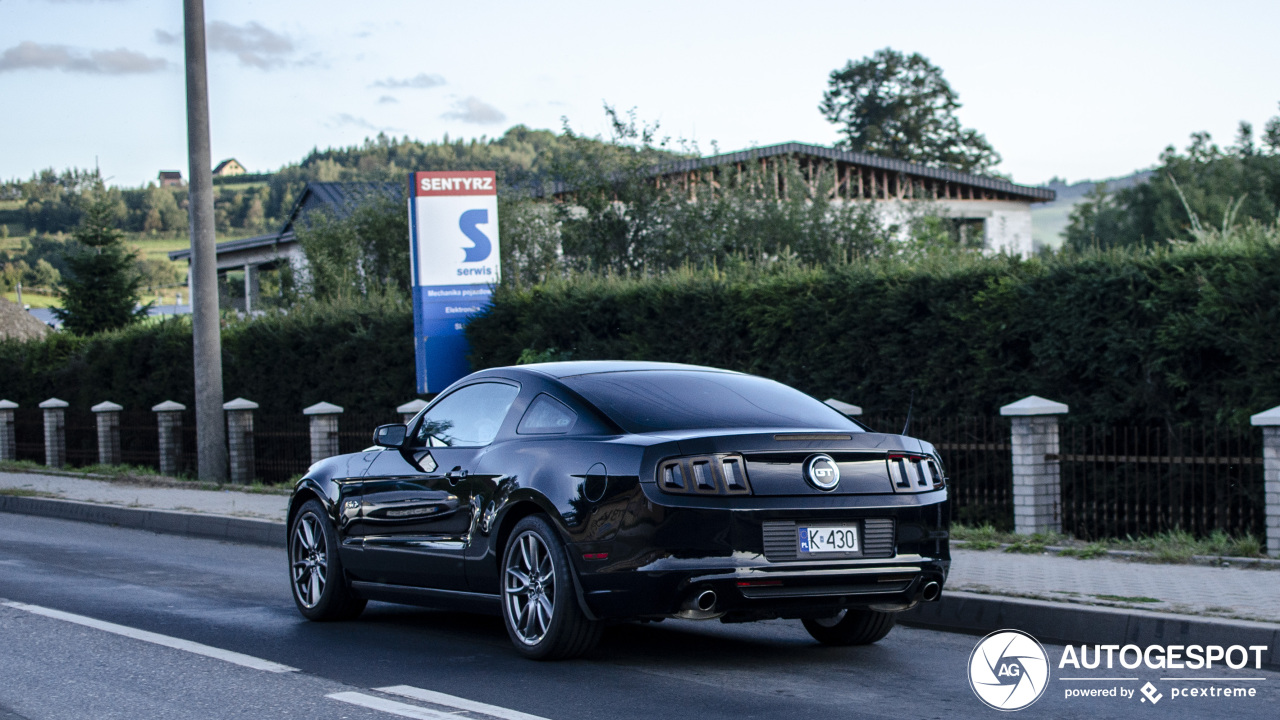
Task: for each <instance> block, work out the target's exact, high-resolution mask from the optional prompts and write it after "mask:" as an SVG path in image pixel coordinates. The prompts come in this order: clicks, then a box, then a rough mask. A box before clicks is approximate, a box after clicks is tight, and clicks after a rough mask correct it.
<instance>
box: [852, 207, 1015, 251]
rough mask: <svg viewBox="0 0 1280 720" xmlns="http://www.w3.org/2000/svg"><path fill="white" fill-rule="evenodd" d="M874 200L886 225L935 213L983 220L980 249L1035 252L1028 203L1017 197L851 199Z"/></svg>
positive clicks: (903, 223) (900, 223) (905, 223)
mask: <svg viewBox="0 0 1280 720" xmlns="http://www.w3.org/2000/svg"><path fill="white" fill-rule="evenodd" d="M849 202H874V203H875V204H876V215H877V216H878V217H879V218H880V222H882V223H884V224H885V225H898V226H900V227H901V228H902V231H901V237H902V239H903V240H905V239H907V232H906V226H907V225H908V224H909V223H910V221H911V220H912V219H914V218H916V217H920V216H922V215H928V214H937V215H939V216H941V217H946V218H951V219H954V220H982V228H983V231H982V235H983V250H984V251H985V252H987V253H989V254H997V253H1001V252H1006V253H1009V254H1010V255H1021V256H1022V257H1030V256H1031V255H1032V254H1034V253H1035V247H1034V246H1033V244H1032V242H1031V203H1029V202H1019V201H1016V200H871V201H868V200H853V201H849Z"/></svg>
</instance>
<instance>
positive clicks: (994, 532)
mask: <svg viewBox="0 0 1280 720" xmlns="http://www.w3.org/2000/svg"><path fill="white" fill-rule="evenodd" d="M951 539H952V540H954V541H956V542H957V543H962V544H960V545H958V546H957V547H963V548H964V549H966V550H997V549H999V550H1002V551H1003V552H1007V553H1024V554H1031V555H1039V554H1042V553H1044V552H1047V551H1049V550H1050V549H1051V548H1052V549H1053V551H1054V552H1055V554H1057V555H1065V556H1067V557H1075V558H1080V559H1082V560H1087V559H1090V558H1097V557H1107V556H1109V554H1111V553H1113V552H1127V553H1136V556H1135V557H1134V559H1136V560H1141V561H1144V562H1158V563H1175V564H1181V563H1189V562H1191V561H1192V560H1193V559H1194V558H1197V557H1205V556H1211V557H1222V558H1249V559H1262V558H1266V557H1267V555H1266V553H1265V552H1264V547H1263V544H1262V541H1260V540H1259V539H1258V538H1257V537H1255V536H1253V535H1244V536H1242V537H1233V536H1231V535H1228V534H1227V533H1225V532H1223V531H1221V530H1215V531H1213V533H1211V534H1210V535H1209V536H1207V537H1202V538H1198V537H1196V536H1194V535H1192V534H1191V533H1189V532H1186V531H1184V530H1170V531H1166V532H1162V533H1158V534H1156V535H1152V536H1149V537H1139V538H1134V537H1127V538H1124V539H1119V538H1106V539H1102V540H1095V541H1091V542H1090V541H1084V540H1078V539H1076V538H1073V537H1071V536H1069V535H1065V534H1063V533H1052V532H1051V533H1035V534H1032V535H1018V534H1016V533H1012V532H1007V531H1003V530H998V529H996V528H995V527H994V526H992V525H989V524H988V525H982V526H979V527H972V526H967V525H959V524H957V525H953V526H952V527H951Z"/></svg>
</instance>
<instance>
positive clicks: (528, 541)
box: [503, 531, 556, 645]
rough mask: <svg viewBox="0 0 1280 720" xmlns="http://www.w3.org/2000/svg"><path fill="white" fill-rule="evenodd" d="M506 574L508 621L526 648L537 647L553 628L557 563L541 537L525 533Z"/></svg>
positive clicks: (508, 563) (504, 574) (513, 554)
mask: <svg viewBox="0 0 1280 720" xmlns="http://www.w3.org/2000/svg"><path fill="white" fill-rule="evenodd" d="M515 543H516V545H515V547H514V548H513V549H512V552H510V553H509V554H508V556H507V567H506V568H505V571H504V572H503V577H504V580H503V590H504V593H503V594H504V595H505V598H504V599H505V601H506V602H505V608H504V609H505V610H506V613H507V619H508V620H509V621H510V623H511V627H512V628H514V630H515V634H516V636H517V637H519V638H520V641H521V642H523V643H525V644H526V645H536V644H538V643H539V642H541V641H542V639H543V638H544V637H546V634H547V631H548V630H549V629H550V627H551V618H552V616H553V614H554V609H555V601H556V595H555V593H556V579H555V563H554V562H553V561H552V559H551V553H550V552H548V551H547V546H546V545H545V544H543V542H542V538H540V537H538V534H537V533H535V532H532V531H526V532H525V533H524V534H522V535H520V536H519V537H517V538H516V540H515Z"/></svg>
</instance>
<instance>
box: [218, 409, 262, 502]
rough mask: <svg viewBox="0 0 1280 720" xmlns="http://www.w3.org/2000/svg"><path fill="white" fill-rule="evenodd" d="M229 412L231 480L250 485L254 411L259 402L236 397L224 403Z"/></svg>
mask: <svg viewBox="0 0 1280 720" xmlns="http://www.w3.org/2000/svg"><path fill="white" fill-rule="evenodd" d="M222 409H223V410H224V411H225V412H226V414H227V446H228V450H230V456H231V458H230V459H231V482H233V483H235V484H237V485H248V484H249V483H251V482H253V476H254V470H255V468H254V458H253V411H254V410H257V409H258V403H256V402H253V401H252V400H245V399H244V398H236V399H235V400H232V401H231V402H229V403H223V405H222Z"/></svg>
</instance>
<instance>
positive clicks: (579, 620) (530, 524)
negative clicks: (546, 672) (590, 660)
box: [502, 515, 601, 660]
mask: <svg viewBox="0 0 1280 720" xmlns="http://www.w3.org/2000/svg"><path fill="white" fill-rule="evenodd" d="M572 572H573V569H572V568H571V567H570V566H569V557H568V555H566V554H565V551H564V544H563V543H561V541H560V537H559V536H558V535H557V534H556V532H555V530H554V529H553V528H552V527H551V525H550V523H548V522H547V520H546V518H544V517H542V516H540V515H530V516H529V517H526V518H524V519H522V520H521V521H520V522H518V523H516V526H515V528H514V529H512V531H511V536H510V540H509V541H508V542H507V545H506V548H505V549H504V551H503V553H502V618H503V621H504V622H505V624H506V626H507V634H508V635H510V636H511V642H512V644H514V645H515V648H516V651H517V652H519V653H520V654H521V655H524V656H525V657H528V658H532V659H534V660H562V659H566V658H571V657H577V656H579V655H582V654H584V653H586V652H588V651H590V650H591V648H593V647H595V644H596V642H598V641H599V640H600V629H601V628H600V623H599V622H596V621H593V620H590V619H588V618H587V616H586V615H584V614H583V612H582V609H581V608H579V607H578V599H577V598H576V597H575V596H574V589H573V578H572V576H571V575H570V573H572Z"/></svg>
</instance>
